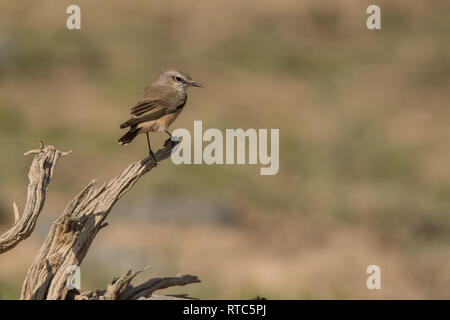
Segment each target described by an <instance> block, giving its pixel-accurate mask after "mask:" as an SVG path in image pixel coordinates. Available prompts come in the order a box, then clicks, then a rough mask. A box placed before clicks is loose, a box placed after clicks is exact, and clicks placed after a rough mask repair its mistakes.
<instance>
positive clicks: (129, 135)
mask: <svg viewBox="0 0 450 320" xmlns="http://www.w3.org/2000/svg"><path fill="white" fill-rule="evenodd" d="M138 133H139V129H137V128H131V129H130V131H128V132H127V133H125V134H124V135H123V136H122V137H121V138H120V139H119V144H122V145H124V146H126V145H127V144H129V143H130V142H131V141H133V139H134V138H136V136H137V134H138Z"/></svg>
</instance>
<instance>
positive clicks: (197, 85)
mask: <svg viewBox="0 0 450 320" xmlns="http://www.w3.org/2000/svg"><path fill="white" fill-rule="evenodd" d="M191 86H193V87H199V88H203V86H202V85H201V84H200V83H197V82H194V81H192V82H191Z"/></svg>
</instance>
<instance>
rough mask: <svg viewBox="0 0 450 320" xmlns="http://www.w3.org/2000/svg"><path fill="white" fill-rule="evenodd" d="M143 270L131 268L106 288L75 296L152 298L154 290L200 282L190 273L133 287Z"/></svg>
mask: <svg viewBox="0 0 450 320" xmlns="http://www.w3.org/2000/svg"><path fill="white" fill-rule="evenodd" d="M141 272H142V271H136V272H132V271H131V270H129V271H128V272H127V273H126V274H124V275H122V276H120V277H119V278H116V279H114V280H113V281H112V283H111V284H109V285H108V287H107V289H106V290H102V291H100V290H97V291H95V292H93V291H88V292H85V293H82V294H79V295H76V296H75V299H77V300H138V299H150V298H151V297H152V295H153V292H155V291H156V290H160V289H165V288H169V287H174V286H184V285H187V284H190V283H197V282H200V279H199V278H198V277H197V276H193V275H190V274H186V275H182V276H176V277H165V278H153V279H150V280H147V281H146V282H144V283H142V284H140V285H138V286H137V287H133V285H131V281H132V280H133V279H134V277H135V276H136V275H138V274H139V273H141ZM158 297H159V299H163V297H166V296H158ZM170 299H187V297H185V296H183V297H174V296H170Z"/></svg>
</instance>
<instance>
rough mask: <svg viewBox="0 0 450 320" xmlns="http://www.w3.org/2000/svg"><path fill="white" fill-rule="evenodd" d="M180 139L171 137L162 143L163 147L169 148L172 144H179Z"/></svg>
mask: <svg viewBox="0 0 450 320" xmlns="http://www.w3.org/2000/svg"><path fill="white" fill-rule="evenodd" d="M180 141H181V140H180V138H179V137H177V136H171V137H170V138H169V139H167V140H166V141H164V147H167V146H169V145H170V144H171V143H172V142H180Z"/></svg>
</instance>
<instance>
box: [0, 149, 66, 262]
mask: <svg viewBox="0 0 450 320" xmlns="http://www.w3.org/2000/svg"><path fill="white" fill-rule="evenodd" d="M68 153H70V151H69V152H61V151H58V150H56V149H55V148H54V147H53V146H44V144H43V143H42V142H41V143H40V148H39V150H30V151H28V152H26V153H25V155H29V154H35V157H34V159H33V162H32V163H31V167H30V171H29V172H28V179H29V181H30V182H29V185H28V194H27V202H26V205H25V209H24V211H23V214H22V215H20V213H19V209H18V207H17V205H16V203H15V202H14V203H13V208H14V225H13V226H12V227H11V228H10V229H9V230H8V231H6V232H5V233H3V234H2V235H1V236H0V254H1V253H3V252H6V251H8V250H11V249H12V248H14V247H15V246H16V245H17V244H18V243H19V242H20V241H22V240H25V239H26V238H28V237H29V236H30V235H31V233H32V232H33V230H34V227H35V225H36V221H37V219H38V217H39V214H40V213H41V211H42V208H43V207H44V203H45V198H46V194H47V187H48V184H49V183H50V180H51V178H52V177H53V171H54V168H55V165H56V162H57V161H58V159H59V157H60V156H61V155H66V154H68Z"/></svg>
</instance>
